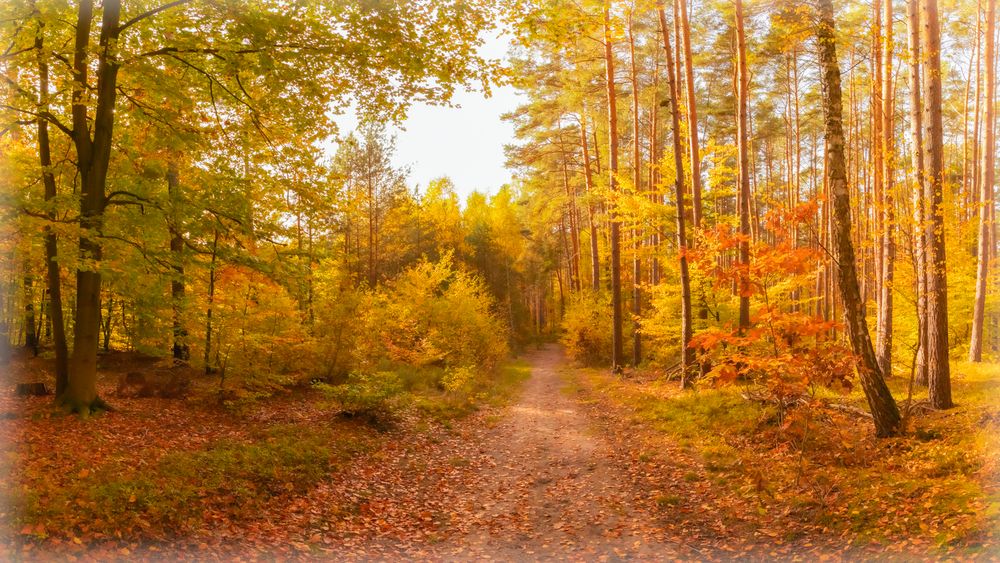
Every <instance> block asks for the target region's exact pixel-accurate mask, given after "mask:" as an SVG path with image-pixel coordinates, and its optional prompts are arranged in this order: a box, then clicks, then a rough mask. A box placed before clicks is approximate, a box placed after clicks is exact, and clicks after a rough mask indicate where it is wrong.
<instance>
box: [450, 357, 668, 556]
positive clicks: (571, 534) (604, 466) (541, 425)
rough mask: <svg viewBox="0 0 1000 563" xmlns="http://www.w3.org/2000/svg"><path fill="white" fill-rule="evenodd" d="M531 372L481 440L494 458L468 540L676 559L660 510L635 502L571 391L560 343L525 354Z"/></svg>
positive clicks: (502, 548) (540, 551)
mask: <svg viewBox="0 0 1000 563" xmlns="http://www.w3.org/2000/svg"><path fill="white" fill-rule="evenodd" d="M527 359H528V361H529V362H530V363H531V366H532V369H531V378H530V379H529V380H528V381H527V382H525V385H524V389H523V392H522V394H521V396H520V399H519V400H518V401H517V403H516V404H514V405H513V406H512V407H511V408H510V410H509V413H508V415H507V416H506V417H505V418H504V419H503V420H502V421H501V422H500V423H499V424H498V425H497V426H496V427H495V428H494V429H493V430H492V432H491V433H490V434H489V435H488V436H487V437H486V440H485V441H484V443H483V444H482V448H483V449H484V451H485V452H486V453H487V455H488V456H489V457H490V458H491V459H492V460H493V462H494V464H495V465H494V466H493V468H492V469H491V470H489V471H488V473H487V475H484V478H483V479H482V482H484V483H486V484H487V486H486V487H485V488H484V489H483V490H480V491H478V495H477V496H478V497H479V500H480V502H481V503H482V508H481V509H480V511H479V513H478V514H477V515H476V520H477V521H479V522H480V523H481V524H480V525H479V526H477V527H476V528H474V529H473V530H471V532H470V533H469V534H468V535H467V536H466V538H464V539H465V540H466V541H467V542H468V544H469V545H470V546H473V547H479V548H481V549H482V550H483V551H485V552H487V553H490V554H492V555H494V556H496V557H500V558H503V559H518V558H531V559H535V558H545V557H560V558H563V557H566V556H577V557H582V558H586V559H588V560H591V559H599V558H602V556H606V557H608V558H610V559H617V558H622V557H635V558H640V559H646V560H648V559H650V558H668V557H669V556H670V554H671V553H672V552H674V551H675V550H674V549H671V548H670V546H668V545H665V544H663V543H662V541H659V540H657V539H655V530H654V529H653V528H652V527H651V523H653V522H655V521H656V518H654V517H652V516H651V515H649V514H646V513H645V512H644V511H642V510H641V509H639V508H637V505H638V503H636V502H634V500H635V499H634V493H635V491H633V490H632V489H631V487H630V484H629V482H628V479H627V478H625V472H623V471H620V468H618V467H617V466H616V462H615V460H614V458H613V457H612V456H611V455H610V454H611V452H610V449H609V448H610V447H611V446H610V444H609V443H607V442H606V441H605V440H604V439H603V438H602V437H601V436H600V434H599V433H598V432H595V430H594V428H595V427H594V424H593V421H592V420H591V419H590V418H589V417H588V416H587V414H586V413H585V412H584V411H583V410H581V405H580V404H579V402H578V401H576V400H575V399H574V398H572V397H570V396H568V395H567V394H566V393H564V392H563V387H565V385H566V382H565V381H564V380H563V377H562V373H563V371H564V369H566V368H565V364H566V362H565V358H564V356H563V353H562V350H561V349H560V348H558V347H556V346H548V347H546V348H544V349H541V350H538V351H536V352H533V353H531V354H530V355H529V356H528V357H527Z"/></svg>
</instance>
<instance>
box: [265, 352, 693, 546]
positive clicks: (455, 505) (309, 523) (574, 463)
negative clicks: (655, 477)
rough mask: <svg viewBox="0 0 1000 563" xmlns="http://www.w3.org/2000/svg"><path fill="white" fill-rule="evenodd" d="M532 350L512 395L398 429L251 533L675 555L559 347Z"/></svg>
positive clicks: (348, 542)
mask: <svg viewBox="0 0 1000 563" xmlns="http://www.w3.org/2000/svg"><path fill="white" fill-rule="evenodd" d="M526 359H527V360H528V361H529V362H530V363H531V366H532V370H531V377H530V379H528V380H527V381H526V382H525V384H524V387H523V391H522V393H521V395H520V397H519V399H518V400H517V401H516V402H515V403H514V404H513V405H511V406H509V407H507V408H505V409H503V410H501V411H499V412H486V413H480V414H478V415H476V416H473V417H470V418H469V419H466V420H463V421H460V422H459V423H458V424H456V426H455V428H454V429H453V430H451V431H448V432H433V431H432V432H427V433H417V434H416V435H413V436H408V437H406V438H405V439H399V438H398V437H393V438H391V439H390V440H388V441H387V443H386V444H385V445H384V446H383V447H381V448H380V449H379V450H378V451H377V452H375V453H373V454H371V456H370V457H369V459H365V460H359V461H358V462H356V463H352V464H351V467H350V468H348V469H347V470H345V471H344V472H342V473H337V474H335V475H334V476H333V478H332V479H331V480H330V481H329V482H327V483H325V484H323V485H321V486H320V487H318V488H317V489H315V490H314V491H312V492H311V493H310V494H309V495H308V496H307V497H304V498H303V499H302V502H301V504H300V506H298V507H296V506H291V507H289V509H288V510H287V511H286V513H285V514H284V516H283V517H282V518H280V519H276V520H273V521H270V522H269V523H268V524H267V525H266V527H268V528H270V530H269V531H270V532H271V533H268V530H261V529H258V530H256V531H255V532H254V533H253V534H252V535H253V536H255V537H257V538H266V537H268V536H270V540H264V543H266V544H270V545H274V543H272V542H275V541H276V540H277V539H278V538H279V537H280V538H284V540H285V541H288V542H290V543H291V545H294V546H296V547H297V548H298V549H300V550H301V551H303V552H304V554H309V553H311V554H312V555H319V554H320V553H326V554H328V555H333V556H335V557H336V558H338V559H359V560H370V559H376V560H378V559H384V560H398V559H421V560H422V559H430V560H449V561H454V560H486V559H498V560H506V561H510V560H514V561H525V560H540V559H560V560H566V559H569V560H588V561H596V560H612V561H614V560H621V559H632V558H635V559H642V560H652V559H672V558H674V557H676V555H677V553H678V549H675V548H674V546H673V545H672V544H670V543H669V542H667V541H665V540H664V539H663V530H662V529H657V528H656V527H655V524H656V522H657V518H655V517H653V516H651V515H649V514H648V513H646V512H644V511H643V510H642V509H640V508H637V506H639V504H640V502H639V497H638V495H637V494H636V493H637V491H634V490H633V488H632V485H631V484H630V479H629V477H628V473H627V472H626V471H624V470H622V469H621V468H619V467H618V466H617V463H618V462H616V461H615V458H614V456H613V455H611V454H612V451H611V449H610V448H611V446H610V444H609V443H608V442H607V441H605V439H604V438H602V437H601V436H600V435H599V434H598V433H597V432H594V431H593V428H594V426H593V424H592V421H591V419H590V418H589V417H588V416H587V414H586V413H585V412H584V411H583V410H582V409H581V407H580V404H579V403H578V402H577V401H576V400H574V399H573V398H572V397H569V396H567V394H566V393H564V392H563V389H562V388H563V387H564V386H565V382H564V381H563V379H562V375H561V373H560V372H561V370H562V369H563V368H564V366H565V360H564V358H563V355H562V352H561V350H560V349H559V348H557V347H554V346H551V347H546V348H544V349H541V350H538V351H535V352H532V353H531V354H529V355H528V356H527V358H526ZM260 547H264V546H261V545H259V544H258V545H257V546H255V548H257V549H259V548H260ZM264 549H265V550H267V549H268V548H267V547H264ZM317 551H318V552H319V553H317ZM672 556H674V557H672Z"/></svg>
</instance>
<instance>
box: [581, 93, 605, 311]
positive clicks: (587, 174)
mask: <svg viewBox="0 0 1000 563" xmlns="http://www.w3.org/2000/svg"><path fill="white" fill-rule="evenodd" d="M580 145H581V146H582V148H583V178H584V181H585V182H586V187H587V195H588V196H589V195H590V194H592V193H593V190H594V176H593V173H592V172H591V170H590V149H589V147H588V143H587V113H586V112H580ZM595 215H596V213H595V212H594V202H593V201H588V202H587V219H588V221H587V222H588V223H589V224H590V282H591V285H592V286H593V289H594V292H599V291H601V261H600V260H599V259H598V253H597V249H598V240H597V223H596V221H595V217H594V216H595Z"/></svg>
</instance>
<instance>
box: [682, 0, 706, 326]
mask: <svg viewBox="0 0 1000 563" xmlns="http://www.w3.org/2000/svg"><path fill="white" fill-rule="evenodd" d="M678 5H679V6H680V20H681V38H682V39H683V45H684V76H685V80H684V87H685V90H686V91H687V92H686V93H687V97H686V98H685V101H686V105H687V118H688V145H689V147H688V148H689V150H690V153H691V155H690V156H691V195H692V197H691V206H692V213H691V218H692V223H693V225H694V228H695V230H696V231H697V230H698V229H700V228H701V227H702V209H701V154H700V148H699V146H698V103H697V100H696V99H695V92H694V65H693V64H692V56H691V22H690V21H689V20H688V13H687V0H678ZM705 314H706V317H705V318H707V314H708V310H707V309H705Z"/></svg>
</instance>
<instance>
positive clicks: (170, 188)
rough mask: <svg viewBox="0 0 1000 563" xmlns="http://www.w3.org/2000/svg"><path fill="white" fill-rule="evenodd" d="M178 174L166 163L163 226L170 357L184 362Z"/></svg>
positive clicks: (186, 357)
mask: <svg viewBox="0 0 1000 563" xmlns="http://www.w3.org/2000/svg"><path fill="white" fill-rule="evenodd" d="M180 189H181V186H180V178H179V173H178V171H177V163H176V162H174V161H173V160H171V161H170V163H169V164H168V165H167V197H168V198H169V199H170V212H169V213H170V216H169V221H168V224H167V229H168V230H169V231H170V255H171V262H172V265H171V267H172V268H173V277H172V278H171V279H170V306H171V312H172V314H173V339H174V342H173V347H172V354H173V357H174V360H176V361H180V362H187V361H188V360H190V359H191V349H190V347H189V346H188V343H187V329H186V328H184V281H185V280H184V238H183V237H184V235H183V233H182V230H181V225H180V213H179V210H178V207H179V206H180Z"/></svg>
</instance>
